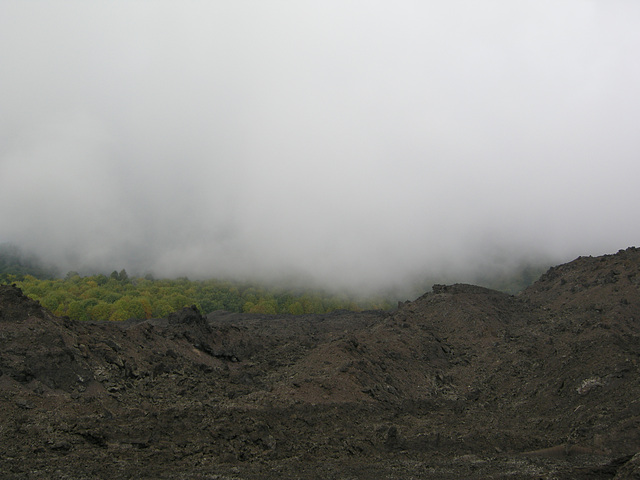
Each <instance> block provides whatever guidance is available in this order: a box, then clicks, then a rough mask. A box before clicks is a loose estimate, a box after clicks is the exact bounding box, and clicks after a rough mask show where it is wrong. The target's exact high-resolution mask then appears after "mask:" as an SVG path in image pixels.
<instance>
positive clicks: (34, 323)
mask: <svg viewBox="0 0 640 480" xmlns="http://www.w3.org/2000/svg"><path fill="white" fill-rule="evenodd" d="M638 278H640V252H638V250H637V249H634V248H631V249H627V250H624V251H621V252H619V253H618V254H615V255H607V256H603V257H595V258H591V257H582V258H578V259H576V260H575V261H573V262H570V263H568V264H566V265H560V266H558V267H555V268H554V269H552V270H550V271H549V272H547V273H546V274H545V275H543V277H542V278H541V279H540V280H539V281H538V282H536V284H534V285H533V286H531V287H530V288H529V289H527V290H525V291H524V292H522V293H521V294H519V295H517V296H511V295H507V294H504V293H500V292H496V291H493V290H489V289H486V288H481V287H476V286H473V285H448V286H446V285H436V286H434V288H433V291H432V292H429V293H427V294H425V295H423V296H421V297H420V298H418V299H417V300H415V301H413V302H404V303H401V304H400V305H399V307H398V309H397V310H396V311H394V312H390V313H389V312H362V313H352V312H334V313H331V314H324V315H301V316H291V315H251V314H225V313H224V312H218V313H216V314H211V315H209V317H208V318H204V317H203V316H202V315H201V314H200V312H198V310H197V308H195V307H190V308H186V309H183V310H181V311H179V312H176V313H174V314H172V315H171V316H170V317H169V318H168V319H166V320H148V321H137V322H134V321H132V322H122V323H117V322H96V323H90V322H86V323H83V322H72V321H70V320H68V319H60V318H57V317H55V316H53V315H51V314H50V313H48V312H47V311H46V310H44V309H42V307H41V306H40V305H39V304H38V303H37V302H34V301H33V300H30V299H28V298H27V297H25V296H24V295H22V293H21V292H20V291H19V289H17V288H16V287H12V286H0V407H1V408H0V427H1V428H0V445H2V446H3V453H2V455H0V472H2V475H1V476H2V478H8V479H18V478H35V479H39V478H42V479H44V478H47V479H48V478H107V477H108V478H113V479H120V478H131V477H138V478H167V479H178V478H220V479H224V478H247V479H249V478H309V479H311V478H343V477H349V478H444V479H454V478H456V479H457V478H478V479H480V478H505V476H510V477H511V478H531V479H533V478H603V479H604V478H635V477H633V475H636V474H637V470H638V469H637V463H638V462H637V456H635V457H634V455H635V454H637V452H638V451H640V433H639V432H640V402H639V401H638V398H640V380H639V379H640V367H639V365H640V322H639V321H638V320H639V319H640V310H639V309H640V288H639V284H638Z"/></svg>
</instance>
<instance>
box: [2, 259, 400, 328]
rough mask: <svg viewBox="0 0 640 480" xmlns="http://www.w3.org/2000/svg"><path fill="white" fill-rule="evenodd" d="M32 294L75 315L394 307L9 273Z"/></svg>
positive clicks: (312, 295)
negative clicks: (188, 308) (190, 308)
mask: <svg viewBox="0 0 640 480" xmlns="http://www.w3.org/2000/svg"><path fill="white" fill-rule="evenodd" d="M4 280H5V281H13V282H15V283H16V284H17V285H18V286H19V287H20V288H21V289H22V290H23V292H24V293H25V295H28V296H29V297H31V298H33V299H35V300H38V301H39V302H40V303H41V304H42V306H44V307H45V308H47V309H48V310H49V311H51V312H52V313H54V314H55V315H58V316H65V315H66V316H68V317H70V318H72V319H74V320H116V321H118V320H127V319H129V318H137V319H149V318H162V317H166V316H168V315H169V314H170V313H171V312H174V311H176V310H179V309H181V308H183V307H186V306H190V305H196V306H197V307H198V308H199V309H200V311H201V312H202V313H204V314H207V313H210V312H213V311H216V310H227V311H230V312H245V313H262V314H296V315H300V314H305V313H328V312H331V311H335V310H341V309H344V310H352V311H360V310H363V309H390V308H391V307H392V305H391V303H390V302H389V301H386V300H382V299H377V300H358V299H355V298H352V297H349V296H347V295H332V294H329V293H326V292H319V291H308V290H299V291H298V290H287V289H281V288H278V289H276V288H267V287H263V286H256V285H251V284H246V283H240V282H230V281H221V280H203V281H192V280H189V279H188V278H184V277H183V278H178V279H173V280H168V279H162V280H156V279H153V278H152V277H151V276H147V277H145V278H140V277H129V276H128V275H127V272H126V271H125V270H124V269H123V270H121V271H120V272H117V271H114V272H113V273H111V275H109V276H106V275H102V274H100V275H92V276H80V275H79V274H78V273H77V272H69V273H67V275H66V276H65V277H64V278H63V279H39V278H36V277H35V276H32V275H24V276H22V279H19V278H17V277H14V276H11V275H9V276H6V277H5V278H4Z"/></svg>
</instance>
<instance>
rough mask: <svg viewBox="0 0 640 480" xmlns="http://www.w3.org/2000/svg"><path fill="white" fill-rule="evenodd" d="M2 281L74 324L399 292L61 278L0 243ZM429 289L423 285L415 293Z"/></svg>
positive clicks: (351, 303)
mask: <svg viewBox="0 0 640 480" xmlns="http://www.w3.org/2000/svg"><path fill="white" fill-rule="evenodd" d="M540 273H542V269H535V268H532V267H526V268H523V269H521V270H520V271H518V272H516V273H514V274H512V275H510V276H507V277H501V278H497V279H493V280H492V281H489V280H487V281H483V282H482V284H483V285H484V286H488V287H491V288H496V289H498V290H502V291H507V292H509V293H516V292H517V291H519V290H521V289H523V288H524V287H526V286H527V285H529V284H530V283H532V282H533V281H534V280H535V279H536V278H537V277H538V276H539V275H540ZM0 283H15V284H16V285H17V286H19V287H20V288H21V289H22V291H23V292H24V293H25V295H28V296H29V297H31V298H33V299H35V300H38V301H39V302H40V303H41V304H42V305H43V306H44V307H45V308H47V309H48V310H49V311H51V312H53V313H54V314H55V315H58V316H68V317H70V318H72V319H74V320H115V321H119V320H127V319H130V318H138V319H148V318H163V317H166V316H167V315H169V314H170V313H172V312H174V311H176V310H179V309H181V308H183V307H186V306H191V305H196V306H197V307H198V309H199V310H200V311H201V312H202V313H203V314H207V313H210V312H213V311H216V310H226V311H230V312H238V313H239V312H247V313H262V314H293V315H301V314H305V313H329V312H332V311H335V310H351V311H361V310H371V309H383V310H391V309H392V308H394V307H395V306H396V305H397V300H398V298H397V294H396V295H392V294H389V295H385V296H381V297H376V298H371V297H369V298H365V299H363V298H358V297H355V296H350V295H346V294H333V293H331V292H326V291H320V290H309V289H286V288H280V287H269V286H261V285H256V284H251V283H246V282H235V281H225V280H213V279H212V280H196V281H194V280H189V279H188V278H186V277H183V278H177V279H155V278H153V277H152V276H151V275H147V276H145V277H130V276H129V275H128V274H127V272H126V270H124V269H122V270H120V271H113V272H112V273H111V274H110V275H104V274H97V275H90V276H81V275H80V274H78V273H77V272H68V273H67V274H66V275H65V276H64V277H63V278H61V276H60V275H59V274H58V272H57V270H56V269H55V268H51V267H47V266H46V265H44V264H43V263H42V262H41V261H40V260H39V259H38V258H36V257H33V256H25V255H24V254H22V253H21V251H20V249H19V248H17V247H15V246H12V245H0ZM429 288H430V286H429V287H425V288H424V290H422V291H420V292H418V294H420V293H424V291H426V290H428V289H429ZM401 300H406V298H403V299H401Z"/></svg>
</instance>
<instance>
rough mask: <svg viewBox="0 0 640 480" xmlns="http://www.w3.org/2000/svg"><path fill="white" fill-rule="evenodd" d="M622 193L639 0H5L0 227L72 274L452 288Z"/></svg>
mask: <svg viewBox="0 0 640 480" xmlns="http://www.w3.org/2000/svg"><path fill="white" fill-rule="evenodd" d="M639 205H640V2H638V1H637V0H627V1H623V0H600V1H598V0H591V1H590V0H575V1H565V0H553V1H551V0H549V1H546V0H534V1H513V0H484V1H481V2H480V1H476V0H469V1H464V0H461V1H458V0H446V1H445V0H442V1H428V0H422V1H405V0H399V1H394V2H391V1H373V0H366V1H365V0H362V1H349V0H346V1H345V0H340V1H331V0H329V1H322V2H320V1H315V0H314V1H304V0H291V1H281V0H269V1H258V0H256V1H245V0H233V1H195V0H192V1H177V0H176V1H171V2H169V1H158V0H153V1H144V0H138V1H106V0H105V1H99V0H96V1H91V2H87V1H84V0H83V1H51V0H41V1H35V0H34V1H29V2H25V1H18V0H15V1H14V0H0V241H4V242H13V243H17V244H19V245H22V246H23V247H25V248H28V249H33V250H35V251H36V252H38V253H40V254H42V255H45V256H46V257H47V258H49V259H51V260H53V261H55V262H58V263H60V264H61V265H62V267H63V268H65V269H74V270H83V269H84V270H90V269H105V270H108V271H110V270H113V269H120V268H127V269H128V270H133V271H136V272H139V273H141V272H144V271H153V272H154V273H155V274H156V275H158V276H172V275H188V276H190V277H192V278H199V277H222V276H229V275H231V276H239V277H244V276H258V277H262V276H267V277H270V276H272V275H273V276H277V277H280V276H283V275H285V276H286V275H293V274H296V275H298V274H299V275H306V276H308V277H309V278H313V279H315V280H317V281H320V282H322V283H325V284H328V285H333V286H338V287H343V286H351V287H354V288H364V287H370V286H384V285H387V284H393V283H398V282H400V283H401V282H403V281H404V280H405V279H406V278H409V277H415V276H420V275H428V274H433V273H434V272H436V273H439V274H440V273H441V274H444V273H443V272H447V273H448V274H451V275H449V276H453V277H455V278H460V279H461V280H464V277H465V276H469V275H471V274H472V273H473V272H474V271H475V270H476V269H477V268H503V267H504V265H506V264H507V263H509V262H518V261H520V260H523V259H524V260H531V259H533V260H536V259H551V260H552V261H568V260H571V259H573V258H575V257H576V256H578V255H600V254H603V253H615V252H616V251H617V250H618V249H621V248H626V247H628V246H631V245H639V246H640V241H639V239H640V221H639V220H638V213H637V212H638V207H639ZM509 264H510V263H509Z"/></svg>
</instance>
